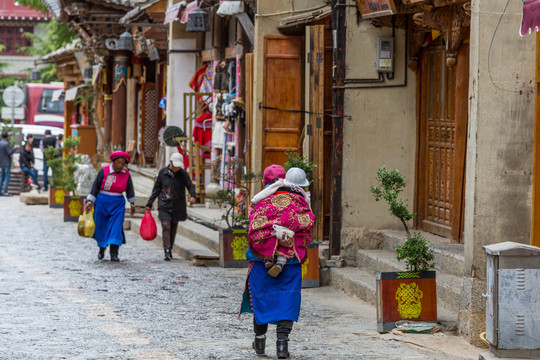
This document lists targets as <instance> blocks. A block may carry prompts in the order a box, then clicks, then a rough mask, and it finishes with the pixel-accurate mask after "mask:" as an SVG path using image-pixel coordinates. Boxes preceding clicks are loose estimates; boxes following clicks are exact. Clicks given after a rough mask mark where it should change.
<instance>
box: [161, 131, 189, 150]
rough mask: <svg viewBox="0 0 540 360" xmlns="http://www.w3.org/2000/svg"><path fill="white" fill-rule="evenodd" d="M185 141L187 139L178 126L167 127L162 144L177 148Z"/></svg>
mask: <svg viewBox="0 0 540 360" xmlns="http://www.w3.org/2000/svg"><path fill="white" fill-rule="evenodd" d="M185 140H188V138H187V137H186V134H184V131H183V130H182V129H180V128H179V127H178V126H168V127H167V128H166V129H165V131H164V132H163V142H164V143H165V144H166V145H168V146H178V145H180V142H181V141H185Z"/></svg>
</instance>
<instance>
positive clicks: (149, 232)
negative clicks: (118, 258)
mask: <svg viewBox="0 0 540 360" xmlns="http://www.w3.org/2000/svg"><path fill="white" fill-rule="evenodd" d="M139 233H140V234H141V237H142V238H143V239H144V240H146V241H150V240H154V239H155V238H156V236H157V225H156V221H155V220H154V217H153V216H152V213H151V212H150V211H147V210H145V211H144V216H143V218H142V221H141V229H140V231H139Z"/></svg>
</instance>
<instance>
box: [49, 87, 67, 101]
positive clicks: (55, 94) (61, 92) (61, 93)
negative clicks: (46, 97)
mask: <svg viewBox="0 0 540 360" xmlns="http://www.w3.org/2000/svg"><path fill="white" fill-rule="evenodd" d="M62 96H64V89H58V90H54V91H53V93H52V98H51V101H58V100H60V99H61V98H62Z"/></svg>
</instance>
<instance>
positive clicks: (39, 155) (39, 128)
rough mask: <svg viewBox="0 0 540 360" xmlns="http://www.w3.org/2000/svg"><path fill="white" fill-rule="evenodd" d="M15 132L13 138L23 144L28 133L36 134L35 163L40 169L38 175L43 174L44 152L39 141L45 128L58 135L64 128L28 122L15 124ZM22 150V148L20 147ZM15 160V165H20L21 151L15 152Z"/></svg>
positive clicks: (17, 142) (50, 173) (62, 132)
mask: <svg viewBox="0 0 540 360" xmlns="http://www.w3.org/2000/svg"><path fill="white" fill-rule="evenodd" d="M3 127H4V124H3V123H0V129H2V128H3ZM13 127H14V128H15V134H14V135H12V138H13V139H14V140H15V141H16V142H15V143H16V144H19V145H20V144H21V142H22V140H26V137H27V135H29V134H32V135H33V136H34V142H33V143H32V146H33V147H34V148H33V152H34V159H35V161H36V163H35V164H34V166H35V169H37V170H38V175H43V152H42V151H41V149H40V148H39V143H40V141H41V139H43V138H44V137H45V130H51V135H52V136H56V138H58V135H60V134H62V135H63V134H64V129H61V128H58V127H54V126H43V125H27V124H15V125H13ZM19 150H21V149H19ZM13 162H14V164H15V167H17V168H18V167H19V151H16V152H15V153H14V154H13ZM51 175H52V171H51V169H49V176H51Z"/></svg>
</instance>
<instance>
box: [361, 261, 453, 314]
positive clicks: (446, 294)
mask: <svg viewBox="0 0 540 360" xmlns="http://www.w3.org/2000/svg"><path fill="white" fill-rule="evenodd" d="M356 266H357V267H358V268H359V269H360V270H363V271H365V272H368V273H370V274H371V276H372V277H375V273H376V272H396V271H404V270H405V263H404V262H403V261H401V262H400V261H398V260H397V259H396V253H395V252H394V251H391V250H358V252H357V257H356ZM435 271H437V298H438V301H442V302H443V303H444V304H445V307H447V308H449V309H450V310H452V311H455V312H458V311H459V309H460V308H462V306H461V304H460V302H461V299H462V296H461V291H462V287H463V278H462V277H459V276H455V275H452V274H448V273H446V272H444V271H442V270H438V269H435Z"/></svg>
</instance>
